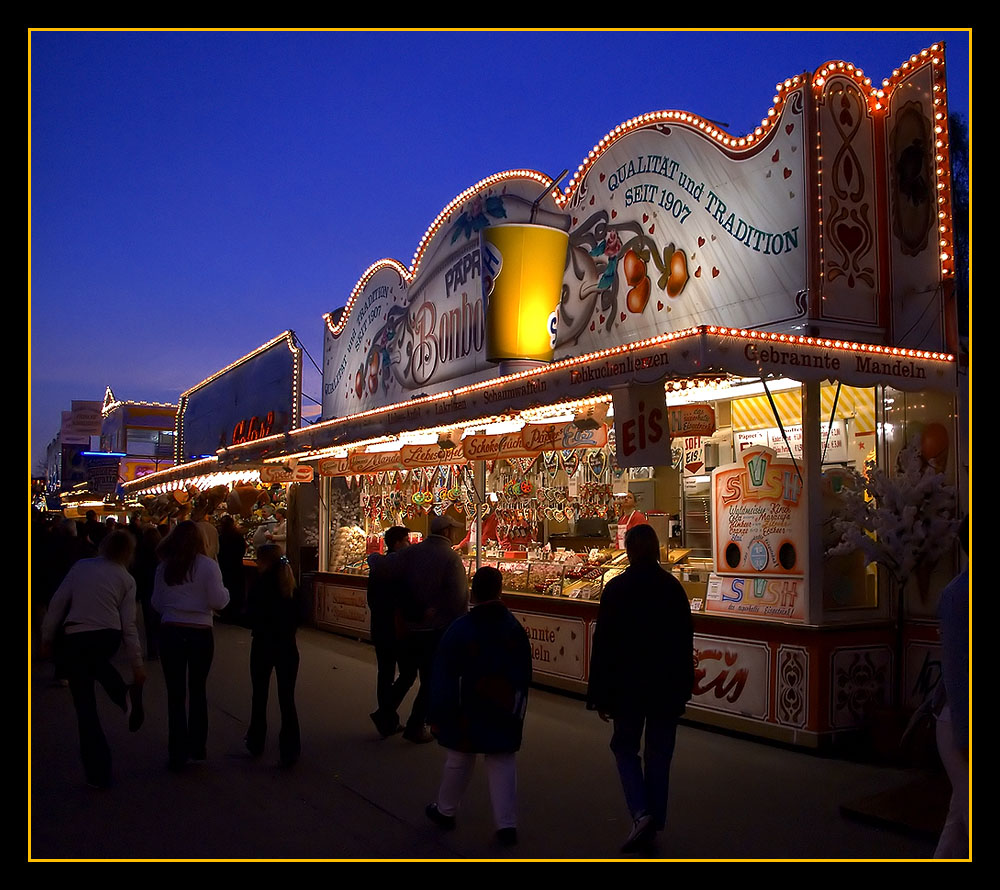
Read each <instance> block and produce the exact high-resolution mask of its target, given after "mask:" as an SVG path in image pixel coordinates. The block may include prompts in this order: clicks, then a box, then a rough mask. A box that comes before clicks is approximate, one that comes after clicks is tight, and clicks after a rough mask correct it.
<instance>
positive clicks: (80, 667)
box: [62, 629, 128, 786]
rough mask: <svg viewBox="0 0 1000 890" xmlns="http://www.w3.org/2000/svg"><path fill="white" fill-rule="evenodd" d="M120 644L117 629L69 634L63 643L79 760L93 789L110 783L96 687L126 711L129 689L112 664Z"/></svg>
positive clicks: (108, 762) (108, 757) (105, 742)
mask: <svg viewBox="0 0 1000 890" xmlns="http://www.w3.org/2000/svg"><path fill="white" fill-rule="evenodd" d="M121 643H122V633H121V631H120V630H114V629H105V630H88V631H81V632H80V633H68V634H65V636H64V639H63V642H62V646H63V650H62V651H63V659H64V661H63V665H64V668H65V670H66V677H67V679H68V680H69V688H70V692H71V693H72V694H73V706H74V707H75V708H76V722H77V728H78V730H79V734H80V757H81V759H82V760H83V771H84V774H85V775H86V777H87V781H88V782H89V783H90V784H92V785H102V786H103V785H108V784H109V783H110V782H111V748H110V747H108V742H107V739H105V737H104V731H103V730H102V729H101V721H100V719H99V718H98V716H97V696H96V694H95V689H94V683H95V682H97V683H100V684H101V686H103V687H104V691H105V692H107V694H108V697H109V698H110V699H111V700H112V701H113V702H114V703H115V704H116V705H118V707H120V708H121V709H122V710H124V709H125V701H126V696H127V695H128V686H127V685H126V683H125V681H124V680H123V679H122V677H121V674H119V673H118V671H117V669H116V668H115V666H114V665H113V664H111V659H112V658H114V657H115V654H116V653H117V652H118V649H119V647H120V646H121Z"/></svg>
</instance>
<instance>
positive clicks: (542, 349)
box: [480, 224, 569, 362]
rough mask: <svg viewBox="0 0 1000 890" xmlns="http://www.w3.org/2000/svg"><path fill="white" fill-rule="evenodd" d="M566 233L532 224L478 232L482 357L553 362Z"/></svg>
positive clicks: (493, 359)
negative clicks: (483, 318) (483, 328)
mask: <svg viewBox="0 0 1000 890" xmlns="http://www.w3.org/2000/svg"><path fill="white" fill-rule="evenodd" d="M568 247H569V233H568V232H564V231H563V230H562V229H553V228H550V227H549V226H539V225H531V224H516V225H515V224H510V225H498V226H490V227H488V228H485V229H483V230H482V232H480V256H481V258H482V264H483V297H484V299H485V300H486V301H487V304H488V305H487V309H486V358H487V359H488V360H489V361H494V362H495V361H502V360H507V359H527V360H533V361H542V362H550V361H552V350H553V347H554V346H555V338H556V324H557V318H558V314H557V308H558V305H559V295H560V292H561V289H562V279H563V271H564V270H565V268H566V251H567V248H568Z"/></svg>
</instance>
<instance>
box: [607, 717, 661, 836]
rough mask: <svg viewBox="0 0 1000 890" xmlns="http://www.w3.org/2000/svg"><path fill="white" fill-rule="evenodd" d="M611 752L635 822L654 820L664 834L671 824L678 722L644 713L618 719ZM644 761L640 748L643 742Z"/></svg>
mask: <svg viewBox="0 0 1000 890" xmlns="http://www.w3.org/2000/svg"><path fill="white" fill-rule="evenodd" d="M614 727H615V729H614V734H613V735H612V736H611V750H612V751H613V752H614V755H615V762H616V763H617V765H618V776H619V778H620V779H621V783H622V790H623V791H624V792H625V804H626V806H627V807H628V809H629V812H630V813H631V814H632V818H633V819H638V818H639V817H640V816H643V815H646V814H648V815H650V816H652V817H653V824H654V825H655V826H656V828H657V830H660V831H662V830H663V828H664V827H665V826H666V824H667V794H668V792H669V790H670V761H671V760H672V759H673V756H674V744H675V742H676V738H677V718H676V717H668V716H665V715H663V714H643V713H641V712H635V713H624V714H617V713H616V714H615V715H614ZM644 729H645V747H644V750H643V757H642V760H641V761H640V759H639V746H640V744H641V743H642V741H643V730H644Z"/></svg>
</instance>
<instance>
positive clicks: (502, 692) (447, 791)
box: [426, 567, 531, 846]
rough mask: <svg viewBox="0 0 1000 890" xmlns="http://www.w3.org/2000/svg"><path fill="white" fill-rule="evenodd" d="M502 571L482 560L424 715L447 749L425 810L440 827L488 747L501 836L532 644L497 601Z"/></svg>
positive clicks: (444, 647)
mask: <svg viewBox="0 0 1000 890" xmlns="http://www.w3.org/2000/svg"><path fill="white" fill-rule="evenodd" d="M502 587H503V576H502V575H501V573H500V572H499V571H497V569H494V568H490V567H483V568H481V569H479V571H478V572H476V574H475V576H474V577H473V579H472V596H471V600H472V606H473V608H472V609H471V611H470V612H469V613H468V614H467V615H464V616H462V617H460V618H458V619H456V620H455V621H454V622H453V623H452V624H451V626H450V627H449V628H448V630H447V632H446V633H445V635H444V637H443V638H442V640H441V644H440V646H439V648H438V652H437V656H436V658H435V662H434V671H433V675H432V681H431V697H430V707H429V710H428V717H429V721H430V725H431V732H433V733H434V735H435V736H436V737H437V740H438V742H439V743H440V745H441V746H442V747H443V748H445V749H446V750H447V757H446V759H445V764H444V772H443V775H442V777H441V784H440V787H439V788H438V793H437V799H436V800H435V801H434V803H431V804H428V806H427V809H426V813H427V816H428V818H429V819H431V821H433V822H435V823H436V824H437V825H439V826H441V827H442V828H454V827H455V813H456V811H457V810H458V807H459V804H460V802H461V800H462V794H463V792H464V791H465V789H466V787H467V786H468V784H469V780H470V779H471V778H472V771H473V768H474V767H475V763H476V757H477V755H478V754H484V755H485V761H486V769H487V776H488V780H489V788H490V802H491V803H492V805H493V818H494V821H495V823H496V826H497V839H498V840H499V842H500V843H501V844H504V845H507V846H509V845H512V844H516V843H517V766H516V762H515V754H516V752H517V751H518V750H519V749H520V747H521V736H522V731H523V727H524V714H525V709H526V706H527V701H528V685H529V684H530V683H531V644H530V643H529V642H528V635H527V633H526V632H525V630H524V628H523V627H522V626H521V623H520V622H519V621H518V620H517V619H516V618H515V617H514V616H513V615H512V614H511V613H510V611H509V610H508V609H507V607H506V606H505V605H504V604H503V603H502V602H501V601H500V591H501V589H502Z"/></svg>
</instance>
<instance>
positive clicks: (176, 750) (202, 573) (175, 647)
mask: <svg viewBox="0 0 1000 890" xmlns="http://www.w3.org/2000/svg"><path fill="white" fill-rule="evenodd" d="M157 556H159V558H160V565H159V566H158V567H157V569H156V580H155V581H154V583H153V600H152V603H153V608H154V609H156V611H157V612H159V613H160V619H161V624H160V663H161V664H162V665H163V679H164V681H165V683H166V686H167V725H168V731H167V751H168V754H169V760H168V762H167V766H168V768H169V769H172V770H176V769H180V768H181V767H183V766H184V765H185V764H186V763H188V762H189V761H191V762H195V763H198V762H201V761H204V760H205V757H206V752H205V746H206V742H207V740H208V696H207V693H206V688H205V687H206V682H207V680H208V671H209V669H210V668H211V666H212V656H213V655H214V653H215V641H214V637H213V635H212V625H213V621H214V613H215V612H216V611H218V610H219V609H222V608H224V607H225V605H226V604H227V603H228V602H229V592H228V591H227V590H226V588H225V586H224V585H223V583H222V572H221V571H220V570H219V564H218V563H217V562H216V561H215V560H214V559H210V558H209V557H208V556H206V555H205V538H204V536H203V535H202V533H201V529H199V528H198V526H197V525H196V524H195V523H194V522H191V521H190V520H187V521H185V522H181V523H180V524H179V525H178V526H177V527H176V528H175V529H174V530H173V531H172V532H171V533H170V534H169V535H167V537H166V538H164V539H163V541H162V542H161V543H160V546H159V547H158V548H157Z"/></svg>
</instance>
